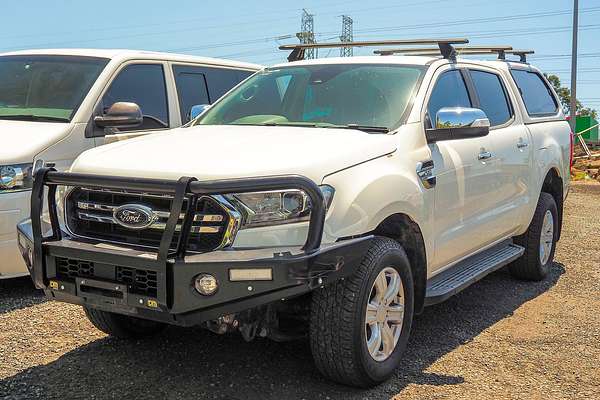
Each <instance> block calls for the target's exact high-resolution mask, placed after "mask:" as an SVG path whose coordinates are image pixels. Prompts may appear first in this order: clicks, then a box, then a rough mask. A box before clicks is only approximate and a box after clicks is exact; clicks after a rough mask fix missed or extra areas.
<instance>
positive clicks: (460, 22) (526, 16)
mask: <svg viewBox="0 0 600 400" xmlns="http://www.w3.org/2000/svg"><path fill="white" fill-rule="evenodd" d="M598 11H600V7H588V8H582V9H581V10H580V13H588V12H598ZM571 12H572V11H571V10H563V11H545V12H537V13H527V14H516V15H505V16H501V17H489V18H470V19H463V20H456V21H445V22H432V23H424V24H414V25H400V26H387V27H378V28H365V29H357V30H355V31H354V32H355V33H368V32H388V31H398V30H401V31H405V30H413V29H417V30H418V29H421V28H432V27H446V26H457V25H471V24H481V23H488V22H499V21H514V20H520V19H533V18H541V17H551V16H558V15H567V14H571ZM329 34H331V32H320V33H317V36H320V35H329Z"/></svg>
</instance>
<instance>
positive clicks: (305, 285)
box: [19, 40, 571, 386]
mask: <svg viewBox="0 0 600 400" xmlns="http://www.w3.org/2000/svg"><path fill="white" fill-rule="evenodd" d="M424 42H427V43H435V44H438V45H439V47H440V50H441V53H442V54H443V55H444V56H443V57H440V56H439V54H440V50H436V51H435V52H434V51H433V50H431V49H429V48H427V49H425V50H417V49H411V51H412V52H415V53H419V54H430V53H435V54H433V55H426V56H385V57H381V56H378V57H376V56H371V57H353V58H327V59H320V60H310V61H301V60H299V61H295V62H290V63H288V64H281V65H276V66H274V67H270V68H266V69H264V70H263V71H261V72H260V73H257V74H255V75H254V76H253V77H251V78H249V79H248V80H246V81H245V82H243V83H242V84H241V85H239V86H238V87H236V88H235V89H234V90H232V91H231V92H229V93H228V94H227V95H225V96H224V97H223V98H222V99H220V100H219V101H218V102H217V103H216V104H214V105H213V106H212V107H211V108H210V109H209V110H208V111H206V112H205V113H204V114H202V115H201V116H200V117H199V118H197V119H196V120H194V121H193V122H192V123H191V124H190V125H188V126H186V127H182V128H179V129H177V130H176V131H174V132H171V133H169V134H157V135H152V136H148V137H144V138H139V139H132V140H130V141H127V142H123V143H115V144H111V145H107V146H104V147H102V148H98V149H93V150H90V151H87V152H85V153H84V154H82V155H81V156H80V157H78V158H77V160H76V161H75V163H74V164H73V166H72V168H71V172H70V173H59V172H54V171H52V170H49V169H42V170H40V171H38V173H37V176H36V178H35V183H34V188H33V198H32V220H31V221H28V222H25V223H23V224H21V225H20V226H19V231H20V243H21V246H22V253H23V255H24V257H25V259H26V260H27V262H28V264H29V265H30V268H31V270H32V277H33V280H34V282H35V284H36V286H37V287H39V288H43V289H44V290H45V292H46V294H47V296H48V297H49V298H51V299H54V300H58V301H65V302H70V303H75V304H80V305H82V306H83V307H84V309H85V311H86V315H87V316H88V318H89V319H90V320H91V321H92V323H93V324H94V325H95V326H96V327H98V328H99V329H101V330H103V331H104V332H107V333H109V334H111V335H115V336H118V337H140V336H146V335H150V334H153V333H156V332H158V331H159V330H160V329H162V328H163V327H164V326H165V325H166V324H175V325H182V326H191V325H201V326H204V327H205V328H207V329H210V330H212V331H214V332H218V333H225V332H229V331H237V332H239V333H241V335H242V336H243V337H244V338H245V339H247V340H251V339H253V338H254V337H256V336H261V337H269V338H272V339H274V340H288V339H294V338H297V337H302V336H308V337H309V338H310V343H311V348H312V353H313V356H314V359H315V363H316V366H317V367H318V369H319V370H320V371H321V372H322V373H323V374H324V375H326V376H327V377H329V378H331V379H333V380H336V381H338V382H342V383H345V384H349V385H356V386H370V385H374V384H376V383H378V382H381V381H382V380H384V379H386V378H387V377H389V376H390V375H391V374H392V373H393V371H394V369H395V368H396V367H397V366H398V363H399V361H400V358H401V357H402V353H403V351H404V349H405V347H406V344H407V341H408V337H409V333H410V329H411V324H412V320H413V316H414V315H415V314H418V313H420V312H422V311H423V308H424V307H425V306H427V305H430V304H434V303H437V302H440V301H443V300H445V299H447V298H448V297H450V296H452V295H453V294H455V293H457V292H459V291H460V290H462V289H464V288H465V287H467V286H468V285H470V284H472V283H474V282H476V281H477V280H479V279H481V278H482V277H484V276H485V275H487V274H489V273H490V272H492V271H495V270H497V269H498V268H501V267H503V266H505V265H509V268H510V271H511V272H512V274H513V275H514V276H516V277H519V278H523V279H531V280H540V279H543V278H544V277H545V276H546V274H547V273H548V269H549V265H550V264H551V262H552V259H553V254H554V248H555V243H556V241H557V240H558V238H559V237H560V230H561V222H562V221H561V220H562V209H563V201H564V199H565V197H566V195H567V190H568V183H569V163H570V138H571V135H570V130H569V126H568V124H567V122H565V118H564V116H563V114H562V112H561V109H560V107H559V101H558V98H557V97H556V94H555V93H554V92H553V91H552V89H551V87H550V85H549V84H548V82H547V81H546V79H545V78H544V76H543V75H542V74H541V72H540V71H539V70H538V69H536V68H535V67H533V66H531V65H529V64H527V63H525V62H516V61H506V60H498V61H475V60H470V59H462V58H458V59H457V58H456V49H454V48H453V47H452V43H456V42H458V41H457V40H446V41H443V40H435V41H419V42H418V43H424ZM463 42H464V41H463ZM411 43H413V42H411ZM368 44H369V45H373V43H372V42H368ZM382 44H406V42H405V41H404V42H393V43H390V42H385V43H382ZM338 45H339V46H347V45H348V44H347V43H342V44H338ZM353 45H364V44H361V43H354V44H353ZM310 46H313V47H314V46H317V45H307V46H294V48H293V52H292V56H291V58H292V59H298V58H301V56H302V53H303V51H304V50H305V49H306V48H307V47H310ZM320 46H331V45H330V44H325V45H320ZM479 51H480V52H482V50H479ZM509 51H510V49H509V48H503V49H502V51H500V50H498V49H495V50H494V52H498V53H499V54H501V55H502V56H504V55H505V54H506V53H508V52H509ZM464 52H472V53H475V51H473V50H468V49H464ZM491 52H492V51H491V50H490V51H487V53H491ZM524 55H525V54H524V53H522V57H524ZM44 189H47V191H48V192H49V193H48V202H49V205H50V214H49V218H47V219H49V221H50V222H44V218H41V217H42V209H43V207H42V206H43V203H44V197H43V196H44Z"/></svg>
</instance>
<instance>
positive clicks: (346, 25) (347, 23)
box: [340, 15, 354, 57]
mask: <svg viewBox="0 0 600 400" xmlns="http://www.w3.org/2000/svg"><path fill="white" fill-rule="evenodd" d="M353 23H354V21H353V20H352V18H350V17H349V16H348V15H342V34H341V35H340V42H342V43H349V42H353V41H354V34H353V32H352V29H353V26H352V25H353ZM353 50H354V49H353V48H352V47H349V46H346V47H340V57H352V55H353Z"/></svg>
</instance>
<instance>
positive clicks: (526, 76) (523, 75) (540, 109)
mask: <svg viewBox="0 0 600 400" xmlns="http://www.w3.org/2000/svg"><path fill="white" fill-rule="evenodd" d="M511 73H512V76H513V78H514V79H515V83H516V84H517V87H518V88H519V91H520V92H521V97H522V98H523V103H525V108H526V109H527V114H529V115H531V116H544V115H554V114H556V113H557V112H558V104H556V100H555V99H554V96H553V95H552V91H551V90H550V88H549V87H548V86H547V85H546V82H544V80H543V79H542V77H541V76H540V75H539V74H538V73H536V72H530V71H523V70H518V69H513V70H512V71H511Z"/></svg>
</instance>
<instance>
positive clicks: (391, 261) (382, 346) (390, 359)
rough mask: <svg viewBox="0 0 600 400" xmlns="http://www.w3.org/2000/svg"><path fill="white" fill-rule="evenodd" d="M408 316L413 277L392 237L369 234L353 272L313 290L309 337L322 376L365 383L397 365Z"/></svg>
mask: <svg viewBox="0 0 600 400" xmlns="http://www.w3.org/2000/svg"><path fill="white" fill-rule="evenodd" d="M412 318H413V282H412V275H411V272H410V264H409V261H408V258H407V257H406V253H405V252H404V249H402V246H400V244H398V242H396V241H394V240H391V239H388V238H382V237H377V238H375V239H373V243H372V245H371V248H370V249H369V251H368V252H367V254H366V256H365V258H364V259H363V261H362V263H361V265H360V266H359V268H358V269H357V271H356V273H355V274H354V275H353V276H351V277H349V278H347V279H345V280H343V281H342V280H340V281H337V282H335V283H333V284H331V285H329V286H326V287H324V288H322V289H317V290H316V291H314V292H313V298H312V306H311V320H310V342H311V350H312V354H313V358H314V360H315V364H316V366H317V368H318V369H319V370H320V371H321V373H323V375H325V376H327V377H328V378H330V379H332V380H334V381H337V382H340V383H343V384H346V385H352V386H359V387H369V386H373V385H376V384H378V383H380V382H382V381H384V380H386V379H387V378H388V377H389V376H390V375H392V374H393V372H394V370H395V369H396V368H397V366H398V364H399V362H400V359H401V357H402V353H403V352H404V349H405V348H406V343H407V341H408V337H409V334H410V328H411V324H412Z"/></svg>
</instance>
